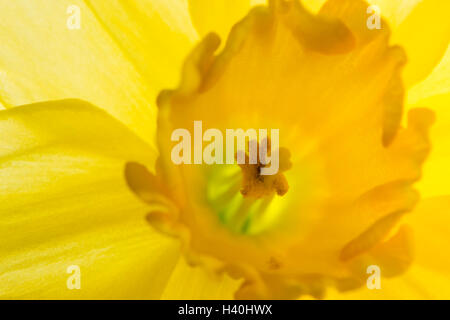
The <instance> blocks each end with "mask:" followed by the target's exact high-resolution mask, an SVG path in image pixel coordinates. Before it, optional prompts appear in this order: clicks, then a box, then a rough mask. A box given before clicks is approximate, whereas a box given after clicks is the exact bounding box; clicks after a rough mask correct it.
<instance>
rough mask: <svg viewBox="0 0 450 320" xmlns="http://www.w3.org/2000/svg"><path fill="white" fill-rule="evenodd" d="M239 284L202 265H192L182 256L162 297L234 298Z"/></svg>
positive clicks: (172, 298)
mask: <svg viewBox="0 0 450 320" xmlns="http://www.w3.org/2000/svg"><path fill="white" fill-rule="evenodd" d="M239 285H240V281H238V280H233V279H231V278H230V277H229V276H227V275H224V274H215V273H213V272H211V271H209V270H205V269H203V268H200V267H191V266H189V265H188V264H187V263H186V261H185V260H184V259H183V258H180V259H179V261H178V264H177V266H176V268H175V270H174V272H173V274H172V276H171V277H170V280H169V282H168V283H167V286H166V288H165V290H164V293H163V295H162V297H161V298H162V299H169V300H178V299H189V300H204V299H207V300H218V299H220V300H232V299H233V298H234V293H235V292H236V291H237V289H238V288H239Z"/></svg>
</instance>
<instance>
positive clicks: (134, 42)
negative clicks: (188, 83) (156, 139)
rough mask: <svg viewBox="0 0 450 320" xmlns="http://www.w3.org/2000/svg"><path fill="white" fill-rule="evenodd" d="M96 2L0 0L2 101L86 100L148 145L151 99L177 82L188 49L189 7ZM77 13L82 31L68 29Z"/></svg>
mask: <svg viewBox="0 0 450 320" xmlns="http://www.w3.org/2000/svg"><path fill="white" fill-rule="evenodd" d="M94 2H95V5H94V4H93V3H94ZM90 3H92V5H89V4H90ZM100 3H101V2H99V1H81V0H61V1H51V2H49V1H46V0H36V1H28V0H17V1H2V2H1V3H0V21H1V28H0V39H1V41H2V50H1V53H0V75H1V76H0V81H1V86H0V88H1V89H0V101H1V103H2V104H3V105H5V106H15V105H21V104H27V103H34V102H38V101H44V100H55V99H65V98H79V99H84V100H86V101H90V102H91V103H93V104H95V105H97V106H99V107H100V108H103V109H105V110H108V112H110V113H111V114H112V115H114V116H115V117H117V118H118V119H120V120H121V121H122V122H124V123H125V124H127V125H130V127H132V128H133V130H134V131H135V132H137V133H138V134H139V135H140V136H141V137H144V138H145V139H147V140H149V141H151V139H152V137H153V134H154V127H155V126H154V121H155V113H156V111H155V108H153V105H154V101H155V97H156V95H157V93H158V92H159V90H160V89H161V86H167V85H169V86H172V85H173V84H174V83H175V82H176V80H177V78H176V77H175V78H174V77H173V76H174V75H175V72H176V71H175V70H177V68H178V63H180V62H181V60H180V59H181V57H182V56H184V51H183V50H187V49H188V48H189V45H190V39H189V37H192V32H193V29H192V27H191V29H189V23H188V19H187V7H186V8H184V9H183V6H182V5H180V4H179V3H180V1H176V0H173V1H156V0H155V1H146V2H145V5H144V4H143V3H144V2H143V1H137V2H133V3H135V4H132V3H131V1H127V2H126V4H125V2H121V3H123V5H122V6H120V5H119V4H118V1H108V2H107V4H106V2H105V3H104V5H101V4H100ZM177 3H178V4H177ZM172 5H173V6H172ZM73 6H75V7H73ZM77 8H79V10H80V11H79V12H80V16H79V17H80V29H70V28H69V27H68V25H70V26H73V25H74V22H75V21H76V20H74V19H76V17H77V16H76V13H77V11H68V10H77ZM168 8H170V9H168ZM91 9H92V10H91ZM143 12H145V13H143ZM183 12H184V18H183ZM125 24H126V25H127V28H124V25H125ZM185 25H187V26H186V28H185ZM185 30H186V31H185ZM189 30H191V31H189ZM138 57H139V58H138ZM177 59H179V60H177ZM163 74H164V75H167V76H163Z"/></svg>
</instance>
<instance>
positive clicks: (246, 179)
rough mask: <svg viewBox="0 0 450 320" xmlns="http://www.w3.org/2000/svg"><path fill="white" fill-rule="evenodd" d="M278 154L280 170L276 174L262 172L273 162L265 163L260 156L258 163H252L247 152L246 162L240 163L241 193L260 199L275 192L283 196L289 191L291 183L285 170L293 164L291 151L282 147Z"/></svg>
mask: <svg viewBox="0 0 450 320" xmlns="http://www.w3.org/2000/svg"><path fill="white" fill-rule="evenodd" d="M269 148H270V143H269ZM269 151H270V150H269ZM278 154H279V160H278V161H279V171H278V172H277V173H276V174H274V175H262V174H261V169H262V168H265V167H268V166H270V165H271V164H264V163H262V161H261V159H259V158H258V161H257V163H256V164H251V163H250V160H249V156H248V155H247V154H245V163H244V164H239V166H240V167H241V170H242V189H241V194H242V195H243V196H244V197H248V198H255V199H259V198H263V197H266V196H271V195H273V194H274V193H276V194H278V195H279V196H283V195H285V194H286V193H287V192H288V190H289V184H288V181H287V179H286V177H285V176H284V174H283V172H284V171H286V170H288V169H289V168H290V167H291V166H292V164H291V162H290V152H289V151H288V150H287V149H285V148H280V149H279V150H278ZM272 161H274V160H272Z"/></svg>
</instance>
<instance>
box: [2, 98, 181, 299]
mask: <svg viewBox="0 0 450 320" xmlns="http://www.w3.org/2000/svg"><path fill="white" fill-rule="evenodd" d="M0 132H1V133H2V135H1V138H0V168H1V170H0V180H1V181H2V183H1V185H0V234H1V235H2V245H1V247H0V255H1V257H2V263H1V265H0V282H1V286H0V297H2V298H158V297H159V295H160V293H161V292H162V289H163V288H164V285H165V282H166V280H167V279H168V277H169V276H170V272H171V270H172V268H173V266H174V263H175V262H176V260H177V257H178V251H179V250H178V247H177V245H176V244H174V243H173V242H172V241H169V240H167V239H165V238H163V237H161V236H160V235H159V234H156V233H155V232H152V229H151V228H150V227H149V225H148V224H147V222H146V221H145V214H146V211H147V208H146V206H145V205H143V204H141V203H140V202H139V201H138V200H137V199H135V197H134V196H133V195H132V194H131V193H130V192H129V191H128V188H127V186H126V183H125V181H124V178H123V167H124V165H125V162H126V160H127V159H136V160H139V161H141V162H147V163H149V164H150V163H152V162H153V161H154V152H152V150H151V149H149V148H148V147H147V145H146V144H145V143H143V142H142V141H141V140H139V139H138V138H137V137H136V136H135V135H133V134H132V133H131V132H130V131H129V130H128V129H126V128H125V127H124V126H123V125H122V124H120V123H119V122H117V121H116V120H114V119H113V118H111V117H110V116H108V115H107V114H106V113H105V112H104V111H101V110H100V109H96V108H94V107H92V106H91V105H89V104H86V103H83V102H81V101H73V100H72V101H59V102H47V103H40V104H35V105H28V106H21V107H17V108H13V109H9V110H4V111H1V112H0ZM72 265H77V266H79V268H80V272H81V277H80V280H81V289H80V290H76V289H73V290H69V289H68V287H67V281H68V278H69V276H71V274H68V273H67V268H68V267H69V266H72Z"/></svg>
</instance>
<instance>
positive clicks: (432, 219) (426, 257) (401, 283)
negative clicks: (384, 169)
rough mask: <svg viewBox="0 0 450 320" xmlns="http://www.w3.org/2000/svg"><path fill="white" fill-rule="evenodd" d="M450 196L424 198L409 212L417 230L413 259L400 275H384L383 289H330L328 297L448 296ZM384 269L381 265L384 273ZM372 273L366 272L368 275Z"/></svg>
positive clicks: (412, 223) (436, 297) (417, 297)
mask: <svg viewBox="0 0 450 320" xmlns="http://www.w3.org/2000/svg"><path fill="white" fill-rule="evenodd" d="M449 208H450V196H443V197H436V198H429V199H425V200H423V201H422V202H421V203H420V204H419V205H418V206H417V208H416V209H415V210H414V211H413V212H412V213H410V214H409V215H408V217H407V219H406V221H407V222H408V223H409V225H410V227H411V229H412V231H413V234H414V240H415V241H414V243H415V244H414V256H415V258H414V262H413V265H412V267H411V269H410V270H409V271H408V272H407V273H406V274H404V275H403V276H401V277H399V278H394V279H385V278H382V279H381V289H380V290H369V289H368V288H367V287H363V288H361V289H360V290H357V291H352V292H348V293H337V292H336V291H331V292H330V293H329V295H327V298H329V299H449V298H450V272H449V271H450V252H449V251H448V250H447V249H446V247H445V245H446V244H447V243H449V241H450V214H449V211H448V209H449ZM383 273H384V269H383V268H381V275H382V276H383ZM368 276H369V275H367V277H368Z"/></svg>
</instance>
